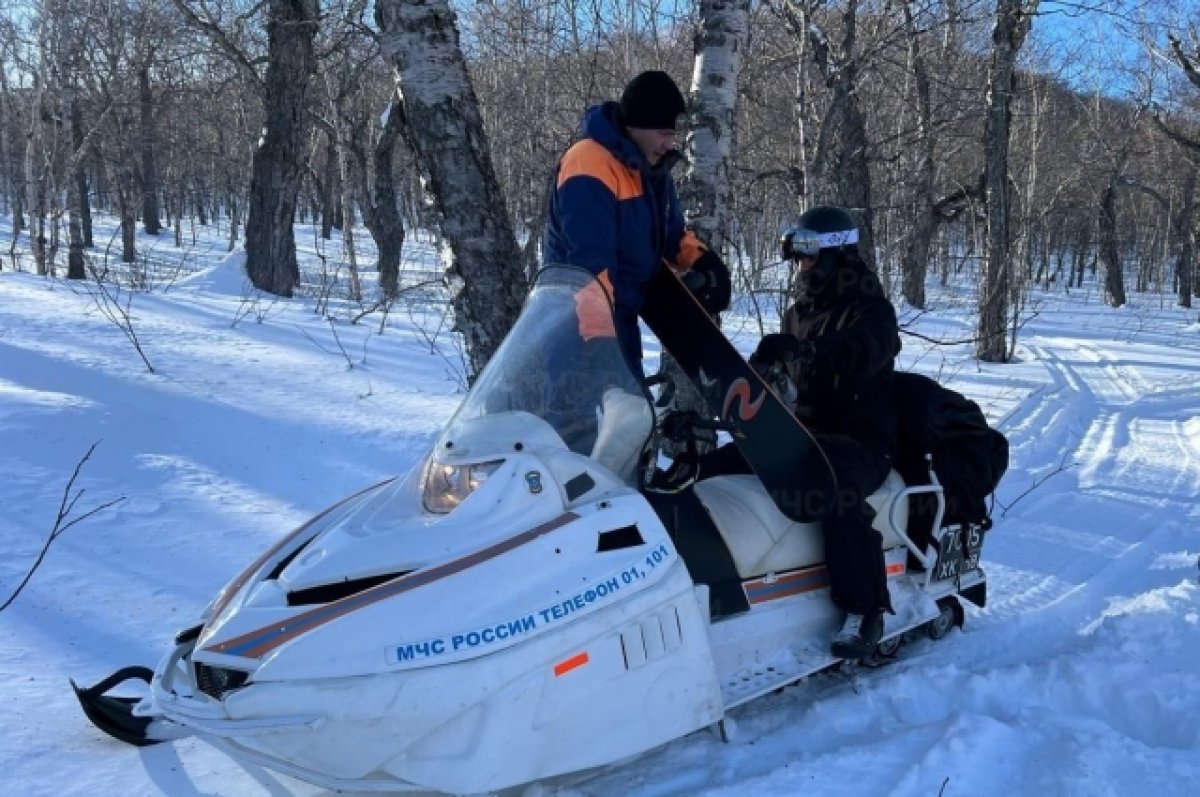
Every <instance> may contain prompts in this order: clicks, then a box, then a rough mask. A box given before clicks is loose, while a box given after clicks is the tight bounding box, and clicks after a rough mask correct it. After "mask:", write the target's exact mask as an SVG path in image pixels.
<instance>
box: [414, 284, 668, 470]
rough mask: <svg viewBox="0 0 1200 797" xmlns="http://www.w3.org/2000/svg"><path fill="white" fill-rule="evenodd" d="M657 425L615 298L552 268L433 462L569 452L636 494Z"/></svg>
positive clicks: (470, 394)
mask: <svg viewBox="0 0 1200 797" xmlns="http://www.w3.org/2000/svg"><path fill="white" fill-rule="evenodd" d="M653 426H654V411H653V408H652V407H651V404H650V396H649V394H648V393H647V392H646V389H645V387H644V386H643V385H642V383H641V381H640V380H639V379H638V378H637V377H635V376H634V375H633V372H632V371H631V370H630V368H629V366H628V364H627V363H626V361H625V357H624V355H623V354H622V352H621V348H620V346H619V345H618V343H617V338H616V328H615V324H614V323H613V313H612V304H611V301H610V299H609V295H608V291H607V290H606V289H605V288H604V286H603V285H602V284H601V283H600V282H599V281H598V280H597V279H596V278H595V277H594V276H592V275H591V274H590V273H588V272H586V271H584V270H582V269H579V268H574V267H569V266H549V267H547V268H545V269H543V270H542V271H541V272H540V273H539V274H538V277H537V280H536V282H535V284H534V286H533V290H532V291H531V292H530V294H529V297H528V298H527V299H526V300H525V306H524V308H523V309H522V310H521V315H520V316H519V317H518V318H517V322H516V324H515V325H514V326H513V328H512V330H511V331H510V332H509V333H508V336H507V337H506V338H505V339H504V342H503V343H502V344H501V345H500V348H499V350H498V351H497V352H496V354H495V355H494V356H493V357H492V359H491V361H490V362H488V364H487V366H485V367H484V369H483V372H482V373H481V374H480V375H479V378H478V379H477V380H476V381H475V384H474V385H473V386H472V388H471V390H470V392H468V393H467V397H466V398H465V399H464V400H463V403H462V405H461V406H460V407H459V408H458V411H457V412H456V413H455V414H454V417H453V418H451V420H450V423H449V425H448V426H447V427H446V429H445V431H444V432H443V433H442V435H441V437H439V438H438V440H437V442H436V443H435V444H434V450H433V461H434V463H436V464H438V465H443V464H451V465H456V466H459V467H462V466H467V465H473V466H475V468H476V469H479V468H480V467H482V466H483V465H484V464H486V463H489V462H495V461H497V460H500V459H503V458H504V456H505V455H506V454H508V453H510V452H513V451H522V450H530V451H536V450H538V449H539V448H563V447H565V448H569V449H570V450H571V451H574V452H575V453H577V454H582V455H584V456H586V457H590V458H591V459H593V460H595V461H596V462H598V463H599V464H601V465H603V466H604V467H605V468H607V469H608V470H609V471H611V472H612V473H613V475H615V476H617V477H618V478H620V479H621V480H622V481H624V482H625V483H626V484H629V485H631V486H636V482H637V475H638V461H639V455H640V454H641V451H642V449H643V447H644V446H645V444H646V442H647V440H648V438H649V436H650V433H651V431H652V430H653ZM480 472H482V471H480Z"/></svg>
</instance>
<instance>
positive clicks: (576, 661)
mask: <svg viewBox="0 0 1200 797" xmlns="http://www.w3.org/2000/svg"><path fill="white" fill-rule="evenodd" d="M587 663H588V654H587V651H584V652H583V653H576V654H575V655H574V656H572V657H571V658H569V659H566V660H565V661H560V662H559V663H558V664H555V665H554V677H555V678H557V677H558V676H560V675H566V674H567V673H569V672H570V671H571V670H573V669H575V668H576V667H582V666H583V665H585V664H587Z"/></svg>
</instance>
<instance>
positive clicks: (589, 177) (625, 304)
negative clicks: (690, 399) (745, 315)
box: [543, 71, 730, 375]
mask: <svg viewBox="0 0 1200 797" xmlns="http://www.w3.org/2000/svg"><path fill="white" fill-rule="evenodd" d="M685 110H686V105H685V103H684V100H683V94H681V93H680V91H679V87H678V86H677V85H676V84H675V81H674V80H672V79H671V77H670V75H668V74H667V73H666V72H660V71H649V72H642V73H641V74H640V75H638V76H637V77H635V78H634V79H633V80H631V81H630V82H629V84H628V85H627V86H626V87H625V90H624V92H623V93H622V94H621V101H620V102H619V103H618V102H612V101H609V102H605V103H603V104H601V105H596V106H593V107H591V108H589V109H588V110H587V111H586V112H585V113H584V115H583V120H582V125H581V128H582V134H583V138H582V139H581V140H580V141H578V142H577V143H575V144H574V145H573V146H572V147H571V148H570V149H568V150H567V152H566V154H565V155H563V157H562V160H561V161H559V164H558V168H557V170H556V172H555V185H554V192H553V193H552V195H551V197H550V211H549V214H548V219H547V222H546V244H545V251H544V256H543V261H544V262H545V263H546V264H548V265H549V264H565V265H573V266H580V267H582V268H585V269H587V270H588V271H590V272H591V273H593V274H595V275H596V276H597V278H598V279H599V281H600V282H601V283H602V284H603V285H604V287H605V288H606V289H607V291H608V294H609V297H610V298H611V300H612V304H613V314H614V317H615V322H616V328H615V330H614V329H613V324H612V322H610V321H609V320H608V318H597V317H595V315H596V314H594V313H587V312H583V306H584V305H583V304H581V305H580V307H581V312H580V319H579V331H580V335H581V337H582V338H583V340H584V341H585V344H586V343H587V342H591V341H596V340H604V339H609V340H611V339H612V338H613V337H614V336H615V338H616V342H617V343H618V344H619V345H620V348H621V351H622V353H623V354H624V355H625V359H626V360H627V361H628V363H629V365H630V367H631V368H632V369H633V370H634V372H635V373H636V374H638V375H642V367H641V362H642V342H641V333H640V332H639V330H638V313H639V312H640V311H641V309H642V304H643V303H644V302H645V297H646V285H647V283H649V281H650V279H651V278H652V277H653V276H654V274H655V272H656V271H657V270H658V269H659V268H660V267H661V264H662V263H663V262H664V261H665V262H666V263H667V264H668V265H669V266H670V267H671V268H673V269H675V270H676V271H677V272H683V271H688V270H689V269H690V270H691V271H692V272H693V274H695V275H697V276H696V277H693V278H692V280H690V281H689V284H698V285H700V287H699V288H693V292H695V293H696V295H697V297H698V298H699V299H700V302H701V304H703V305H704V307H705V308H706V309H707V310H708V311H709V312H710V313H718V312H721V311H722V310H724V309H726V308H727V307H728V306H729V298H730V279H729V270H728V269H727V268H726V267H725V264H724V263H723V262H722V261H721V258H720V257H718V256H717V254H716V253H715V252H713V251H711V250H709V249H707V248H706V247H705V246H704V245H703V244H701V242H700V241H699V239H697V238H696V236H695V235H694V234H693V233H692V232H691V231H690V230H688V229H686V228H685V227H684V223H683V214H682V213H681V212H680V209H679V200H678V197H677V196H676V193H675V181H674V180H673V179H672V177H671V168H672V167H673V166H674V165H675V164H676V163H678V162H679V161H680V160H681V159H682V156H681V155H680V154H679V151H678V150H676V149H675V135H676V125H677V123H678V121H679V118H680V117H681V116H682V115H683V113H684V111H685ZM592 306H597V305H596V303H592ZM599 306H601V307H606V306H607V303H601V304H599ZM604 315H607V313H604Z"/></svg>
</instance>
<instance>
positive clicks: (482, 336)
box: [375, 0, 527, 374]
mask: <svg viewBox="0 0 1200 797" xmlns="http://www.w3.org/2000/svg"><path fill="white" fill-rule="evenodd" d="M375 21H376V24H377V25H378V26H379V30H380V32H381V39H380V43H381V46H382V50H383V53H384V56H385V57H386V58H387V59H388V60H389V61H390V62H391V64H392V65H393V66H394V68H395V70H396V78H397V83H398V87H399V91H400V96H401V97H402V102H401V106H400V108H398V109H395V110H394V111H393V112H403V113H404V124H405V132H406V134H407V136H408V140H409V145H410V147H411V148H412V150H413V152H414V153H415V154H416V156H417V160H418V161H419V162H420V164H421V167H422V168H423V169H424V170H425V171H426V174H427V178H428V189H429V191H430V193H431V195H432V197H433V201H434V204H435V206H436V208H437V211H438V213H439V215H440V221H441V229H442V234H443V235H444V236H445V238H446V242H447V244H448V246H449V249H450V263H449V266H448V268H447V272H448V273H449V275H450V276H451V277H453V278H454V280H455V281H456V282H457V283H458V285H457V288H458V290H457V293H456V294H455V296H454V299H453V307H454V312H455V326H456V328H457V330H458V331H459V332H461V333H462V335H463V341H464V344H465V347H466V354H467V361H468V364H469V366H470V368H471V370H472V373H473V374H478V373H479V371H480V370H481V369H482V368H483V366H484V365H485V364H486V363H487V361H488V360H489V359H490V358H491V356H492V354H493V353H495V351H496V349H497V348H498V347H499V345H500V341H501V340H502V339H503V338H504V335H505V334H506V333H507V332H508V330H509V329H510V328H511V327H512V324H513V322H514V321H515V320H516V317H517V313H518V312H520V309H521V302H522V300H523V299H524V297H525V292H526V288H527V284H526V279H525V275H524V272H523V270H522V269H521V252H520V249H519V247H518V246H517V239H516V236H515V235H514V233H513V228H512V223H511V221H510V220H509V218H508V213H507V211H506V206H505V201H504V195H503V193H502V192H501V189H500V183H499V181H498V180H497V178H496V171H495V168H494V167H493V165H492V155H491V150H490V147H489V144H488V140H487V137H486V135H485V134H484V130H483V121H482V118H481V116H480V113H479V102H478V99H477V98H476V96H475V89H474V87H473V86H472V83H471V78H470V75H469V74H468V72H467V64H466V60H465V59H464V57H463V53H462V49H461V47H460V45H459V35H458V26H457V22H456V18H455V14H454V11H453V10H452V9H451V7H450V3H449V0H377V2H376V4H375Z"/></svg>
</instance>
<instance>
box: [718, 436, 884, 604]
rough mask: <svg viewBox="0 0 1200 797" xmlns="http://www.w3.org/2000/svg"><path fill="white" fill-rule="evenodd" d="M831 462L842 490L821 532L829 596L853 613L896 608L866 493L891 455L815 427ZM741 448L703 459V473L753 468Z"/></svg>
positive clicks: (830, 504) (831, 503)
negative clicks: (823, 542) (893, 606)
mask: <svg viewBox="0 0 1200 797" xmlns="http://www.w3.org/2000/svg"><path fill="white" fill-rule="evenodd" d="M813 437H815V438H816V440H817V442H818V443H819V444H820V446H821V448H822V449H823V450H824V451H825V456H827V457H828V458H829V463H830V464H831V465H832V466H833V472H834V476H835V477H836V478H837V484H838V492H837V495H836V496H830V497H829V500H828V501H823V502H820V503H821V504H823V508H824V511H823V512H822V513H821V516H820V521H821V532H822V534H823V536H824V538H825V566H826V567H827V568H828V570H829V583H830V587H831V589H830V596H831V598H832V599H833V603H834V605H835V606H837V607H838V608H839V609H841V610H842V611H845V612H850V613H852V614H867V613H869V612H873V611H877V610H880V609H882V610H885V611H889V612H890V611H892V603H891V599H890V598H889V597H888V591H887V573H886V571H885V567H884V563H883V538H882V536H881V535H880V534H879V532H878V531H876V530H875V529H873V528H871V522H872V521H873V520H874V519H875V510H873V509H872V508H871V506H870V505H869V504H868V503H867V496H868V495H870V494H871V493H873V492H875V491H876V490H877V489H879V486H880V485H881V484H883V482H884V480H885V479H886V478H887V475H888V471H889V470H890V469H891V463H890V462H889V461H888V458H887V457H886V456H884V455H883V454H880V453H878V452H876V451H873V450H872V449H870V448H868V447H867V446H864V445H863V444H862V443H859V442H858V441H857V440H854V439H853V438H850V437H846V436H845V435H823V434H820V433H815V434H814V435H813ZM752 472H753V471H752V470H751V468H750V465H749V464H748V463H747V462H746V459H745V457H743V456H742V452H741V451H739V450H738V448H737V446H736V445H734V444H733V443H728V444H726V445H723V446H721V447H720V448H718V449H716V450H715V451H711V452H709V453H707V454H705V455H704V456H703V457H701V459H700V478H702V479H706V478H708V477H710V476H719V475H722V474H732V473H752Z"/></svg>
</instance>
